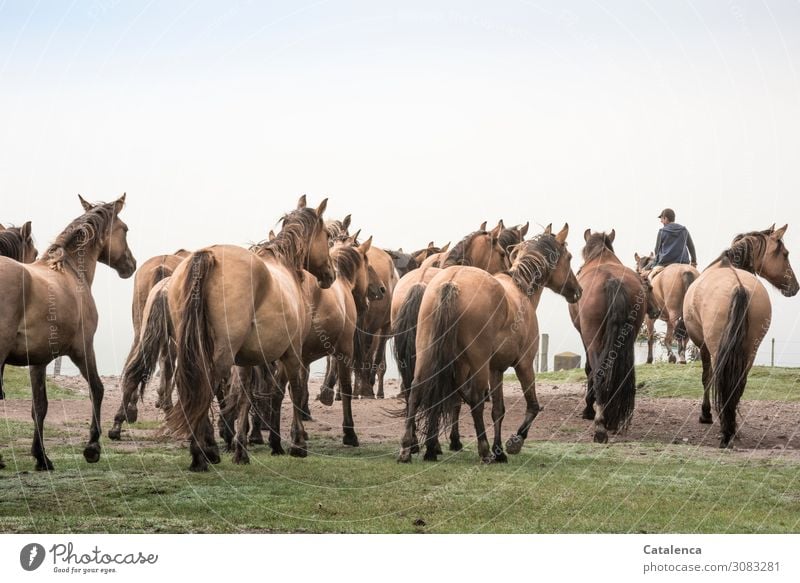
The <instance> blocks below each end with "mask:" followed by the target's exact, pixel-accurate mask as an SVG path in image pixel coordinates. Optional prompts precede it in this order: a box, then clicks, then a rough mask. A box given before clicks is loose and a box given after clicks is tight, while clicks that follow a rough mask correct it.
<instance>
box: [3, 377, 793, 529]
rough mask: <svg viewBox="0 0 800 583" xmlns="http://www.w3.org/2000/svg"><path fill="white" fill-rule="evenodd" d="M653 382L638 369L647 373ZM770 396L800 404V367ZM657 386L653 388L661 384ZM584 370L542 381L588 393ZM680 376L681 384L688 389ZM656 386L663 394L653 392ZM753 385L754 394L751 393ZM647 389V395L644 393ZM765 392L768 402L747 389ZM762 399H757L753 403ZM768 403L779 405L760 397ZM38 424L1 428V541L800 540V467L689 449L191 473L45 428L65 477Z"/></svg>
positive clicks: (618, 447)
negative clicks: (202, 537) (557, 536)
mask: <svg viewBox="0 0 800 583" xmlns="http://www.w3.org/2000/svg"><path fill="white" fill-rule="evenodd" d="M640 370H641V369H640ZM767 370H769V371H770V375H771V376H769V377H767V378H772V379H781V381H780V383H777V384H778V385H779V386H778V388H774V387H770V388H769V391H770V394H773V393H774V394H783V395H784V397H785V398H795V399H796V391H795V390H794V387H796V384H797V382H796V379H797V372H798V371H797V370H793V371H792V370H782V371H778V370H775V369H767ZM644 371H645V372H643V373H641V376H640V379H641V380H642V381H644V382H645V389H646V390H649V391H661V393H659V394H663V395H664V396H680V395H682V393H681V389H680V387H681V383H683V382H685V381H684V380H683V375H697V374H699V372H698V370H697V369H696V367H691V366H687V367H676V366H666V365H664V366H663V367H662V366H659V365H657V366H655V367H650V368H649V371H650V372H648V369H647V367H645V369H644ZM648 374H652V376H648ZM575 375H576V373H574V372H565V373H550V374H549V375H542V377H545V376H546V378H547V382H550V381H552V382H556V383H557V382H567V381H568V380H571V381H576V382H577V381H579V380H580V378H579V376H580V375H577V376H575ZM676 377H678V378H676ZM648 384H650V387H649V388H648ZM751 389H752V387H751ZM643 390H644V389H643ZM750 392H751V393H756V394H757V393H758V391H750ZM750 397H751V398H753V394H751V395H750ZM757 398H766V397H764V396H759V397H757ZM31 432H32V424H31V423H30V422H23V421H8V420H4V421H2V422H0V453H2V455H3V458H4V461H5V463H6V464H7V466H8V467H6V468H5V469H4V470H0V532H5V533H31V532H41V533H44V532H51V533H81V532H88V533H92V532H116V533H133V532H145V533H150V532H221V533H227V532H358V533H404V532H408V533H414V532H432V533H447V532H503V533H519V532H525V533H528V532H541V533H558V532H634V533H638V532H722V533H728V532H736V533H764V532H777V533H792V532H797V531H798V528H800V460H798V458H797V457H792V456H781V455H777V456H770V455H765V454H761V455H754V456H750V455H747V454H743V453H742V452H731V451H725V450H717V449H715V448H708V447H694V446H687V445H663V444H641V443H618V444H615V445H613V446H597V445H593V444H578V443H562V442H533V441H531V442H528V443H527V444H526V445H525V447H524V449H523V453H522V454H520V455H519V456H514V457H511V459H510V462H509V463H508V464H502V465H501V464H498V465H492V466H483V465H480V464H478V463H477V462H476V459H477V456H476V455H475V451H474V447H475V446H474V444H472V443H467V444H466V445H467V447H466V449H465V451H464V452H461V453H458V454H450V453H447V454H446V455H445V456H443V460H442V461H440V462H439V463H425V462H422V461H421V460H420V459H419V458H416V459H415V461H414V463H413V464H411V465H400V464H397V463H396V462H395V455H396V450H397V446H396V444H395V443H386V444H368V445H365V446H363V447H361V448H357V449H353V448H346V447H344V446H342V445H341V444H340V443H339V442H338V441H333V440H331V439H325V438H321V437H319V436H313V437H312V440H311V441H310V443H309V446H310V448H311V452H310V454H309V457H308V458H306V459H302V460H301V459H294V458H289V457H287V456H283V457H272V456H270V455H269V453H268V450H267V448H265V447H263V446H261V447H257V448H254V449H253V451H252V452H251V457H252V464H251V465H249V466H236V465H234V464H232V463H231V461H230V458H229V456H228V455H225V456H224V459H223V461H222V463H221V464H219V465H217V466H212V469H211V471H210V472H208V473H206V474H193V473H190V472H188V471H187V469H186V468H187V466H188V464H189V455H188V451H187V449H186V448H185V447H182V446H180V445H179V444H175V443H173V442H169V441H168V442H163V443H160V442H157V441H155V439H144V440H141V441H139V442H133V441H126V442H124V443H123V444H116V443H111V442H109V441H108V440H107V439H104V440H103V445H104V451H103V457H102V459H101V461H100V462H99V463H98V464H94V465H89V464H87V463H86V462H85V461H84V460H83V456H82V455H81V450H82V446H83V440H84V439H85V434H84V433H85V432H84V431H81V432H80V436H79V437H76V436H75V435H74V434H73V435H70V434H69V433H67V431H66V429H58V428H55V427H53V426H48V433H47V435H48V438H50V439H51V440H52V441H53V443H54V444H53V445H51V446H50V448H49V455H50V457H51V459H52V460H53V462H54V464H55V466H56V471H55V472H53V473H37V472H34V471H32V469H33V459H32V458H31V457H30V455H29V453H28V452H29V448H30V435H31Z"/></svg>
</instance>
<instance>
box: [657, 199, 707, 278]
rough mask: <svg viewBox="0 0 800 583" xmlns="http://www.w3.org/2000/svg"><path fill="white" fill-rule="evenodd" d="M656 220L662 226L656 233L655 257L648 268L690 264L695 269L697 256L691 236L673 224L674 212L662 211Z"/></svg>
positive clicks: (669, 210)
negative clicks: (659, 221) (659, 220)
mask: <svg viewBox="0 0 800 583" xmlns="http://www.w3.org/2000/svg"><path fill="white" fill-rule="evenodd" d="M658 218H659V219H661V224H662V225H664V226H663V227H661V229H659V231H658V238H656V249H655V257H654V258H653V261H652V262H651V263H650V265H649V266H648V267H649V268H650V269H654V268H656V267H661V268H664V267H666V266H667V265H671V264H673V263H691V265H692V267H697V254H696V253H695V250H694V242H693V241H692V236H691V235H690V234H689V231H688V229H687V228H686V227H684V226H683V225H679V224H678V223H676V222H675V211H674V210H672V209H664V210H663V211H661V214H660V215H658ZM658 271H661V270H660V269H659V270H658ZM653 275H655V274H653Z"/></svg>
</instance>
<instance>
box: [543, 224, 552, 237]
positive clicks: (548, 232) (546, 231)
mask: <svg viewBox="0 0 800 583" xmlns="http://www.w3.org/2000/svg"><path fill="white" fill-rule="evenodd" d="M544 234H545V235H552V234H553V223H550V224H549V225H547V226H546V227H545V228H544Z"/></svg>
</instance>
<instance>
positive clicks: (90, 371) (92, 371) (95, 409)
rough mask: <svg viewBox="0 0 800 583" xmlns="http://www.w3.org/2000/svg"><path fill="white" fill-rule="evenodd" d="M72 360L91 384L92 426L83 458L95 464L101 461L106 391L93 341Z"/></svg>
mask: <svg viewBox="0 0 800 583" xmlns="http://www.w3.org/2000/svg"><path fill="white" fill-rule="evenodd" d="M71 358H72V361H73V362H74V363H75V365H76V366H77V367H78V370H80V371H81V375H82V376H83V378H84V379H86V382H88V383H89V394H90V396H91V399H92V424H91V427H90V428H89V442H88V443H87V444H86V447H85V448H84V449H83V457H84V459H86V461H87V462H89V463H90V464H93V463H96V462H98V461H99V460H100V411H101V407H102V405H103V394H104V392H105V389H104V388H103V382H102V381H101V380H100V375H99V374H98V373H97V361H96V360H95V355H94V347H93V346H92V345H91V341H90V343H89V344H88V346H87V347H86V353H85V354H76V355H74V356H72V357H71Z"/></svg>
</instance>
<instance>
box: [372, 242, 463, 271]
mask: <svg viewBox="0 0 800 583" xmlns="http://www.w3.org/2000/svg"><path fill="white" fill-rule="evenodd" d="M449 248H450V243H447V244H446V245H444V246H443V247H436V245H434V244H433V241H431V242H430V243H428V246H427V247H425V248H424V249H419V250H418V251H414V252H413V253H405V252H403V249H402V247H401V248H400V249H397V250H392V249H385V251H386V253H388V254H389V257H391V258H392V262H393V263H394V268H395V269H396V270H397V275H398V276H399V277H400V279H402V278H403V276H404V275H405V274H407V273H408V272H409V271H413V270H415V269H417V268H418V267H419V266H420V265H422V262H423V261H425V260H426V259H427V258H428V257H430V256H431V255H434V254H436V253H445V252H447V250H448V249H449Z"/></svg>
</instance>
